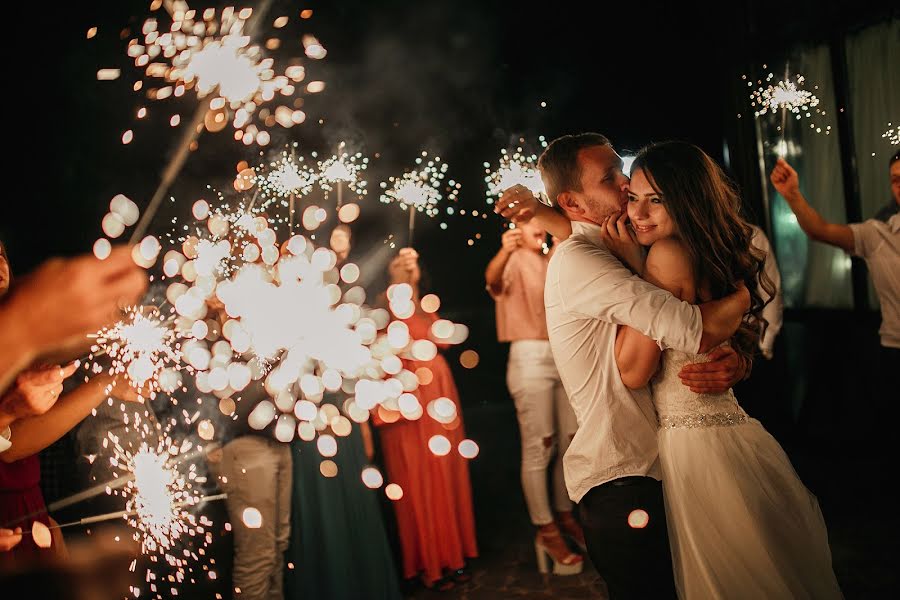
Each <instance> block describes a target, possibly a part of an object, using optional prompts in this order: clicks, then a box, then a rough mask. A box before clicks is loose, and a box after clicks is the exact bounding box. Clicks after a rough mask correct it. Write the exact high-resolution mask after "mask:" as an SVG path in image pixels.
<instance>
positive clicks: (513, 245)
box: [500, 229, 522, 254]
mask: <svg viewBox="0 0 900 600" xmlns="http://www.w3.org/2000/svg"><path fill="white" fill-rule="evenodd" d="M500 244H501V246H500V247H501V250H502V251H503V252H506V253H507V254H512V253H513V252H515V251H516V250H518V249H519V246H521V245H522V230H521V229H507V230H506V231H504V232H503V235H502V236H501V237H500Z"/></svg>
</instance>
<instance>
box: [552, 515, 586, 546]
mask: <svg viewBox="0 0 900 600" xmlns="http://www.w3.org/2000/svg"><path fill="white" fill-rule="evenodd" d="M556 523H557V526H558V527H559V530H560V532H562V534H563V535H564V536H566V537H567V538H569V539H570V540H572V543H574V544H575V545H576V546H578V549H579V550H581V552H582V553H583V554H587V542H585V540H584V531H583V530H582V529H581V525H579V524H578V521H576V520H575V517H573V516H572V515H571V514H570V515H569V516H568V517H560V518H558V519H557V520H556Z"/></svg>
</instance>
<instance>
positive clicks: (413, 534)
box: [373, 248, 478, 590]
mask: <svg viewBox="0 0 900 600" xmlns="http://www.w3.org/2000/svg"><path fill="white" fill-rule="evenodd" d="M390 279H391V284H392V285H393V284H401V283H406V284H409V285H410V286H411V288H412V292H413V297H412V302H413V304H414V305H415V312H414V313H413V314H412V316H410V317H408V318H406V319H403V322H404V323H406V325H407V327H408V328H409V335H410V339H412V340H416V339H432V340H433V339H434V336H433V335H430V333H431V331H430V330H431V326H432V324H433V323H434V322H435V321H437V319H438V317H437V315H436V314H435V313H434V312H431V313H426V312H425V311H424V310H423V309H422V307H421V302H420V300H421V299H420V297H419V289H418V284H419V279H420V270H419V266H418V254H416V252H415V250H413V249H411V248H405V249H403V250H401V251H400V255H399V256H397V257H396V258H395V259H394V260H393V261H391V264H390ZM403 363H404V364H403V366H404V368H405V369H407V370H409V371H411V372H413V373H416V375H417V377H418V379H419V387H418V389H417V390H416V391H415V392H414V395H415V397H416V398H417V399H418V401H419V404H420V405H421V409H422V410H420V411H418V413H419V414H420V415H421V416H419V418H417V419H415V420H410V419H409V418H406V417H404V416H401V414H400V413H399V412H396V411H391V410H387V409H384V408H380V409H378V410H377V411H376V413H377V414H376V415H375V417H374V419H373V420H374V422H375V423H376V425H379V434H380V439H381V449H382V452H383V454H384V463H385V467H386V471H387V480H388V482H389V483H395V484H397V485H399V486H400V488H401V489H402V494H403V495H402V497H401V498H400V499H399V500H396V501H395V503H394V508H395V511H396V515H397V529H398V534H399V537H400V546H401V551H402V554H403V556H402V569H403V576H404V577H405V578H407V579H408V578H412V577H415V576H417V575H418V576H420V577H421V579H422V582H423V583H424V584H425V585H426V586H427V587H429V588H434V589H439V590H446V589H450V588H452V587H453V586H454V584H455V583H456V582H462V581H465V580H467V579H468V574H467V573H466V572H465V567H466V559H468V558H474V557H476V556H478V548H477V544H476V542H475V517H474V511H473V509H472V487H471V484H470V483H469V467H468V464H467V461H466V459H465V458H463V457H462V456H461V455H460V453H459V451H458V450H457V449H458V447H459V443H460V442H461V441H463V440H464V439H465V431H464V429H463V423H462V412H461V409H460V405H459V394H458V393H457V391H456V384H455V383H454V382H453V375H452V373H451V372H450V367H449V365H448V364H447V361H446V360H445V359H444V357H443V356H442V355H441V354H440V352H438V353H437V354H436V356H434V358H432V359H430V360H413V359H404V361H403ZM438 399H446V400H449V401H450V402H452V405H453V406H454V407H455V411H454V409H452V408H450V405H449V404H448V403H447V402H446V401H444V402H442V403H441V407H440V409H438V410H439V412H441V413H442V414H444V415H447V416H448V418H442V419H441V421H446V422H444V423H441V422H439V421H437V420H435V419H433V418H432V417H431V416H429V414H428V413H429V409H428V407H429V403H432V402H433V401H435V400H438ZM406 412H407V414H408V411H406ZM454 412H455V416H454ZM434 436H443V437H444V438H446V440H448V441H449V443H450V444H449V448H450V451H449V452H448V453H446V454H443V451H442V450H438V451H439V452H441V453H442V454H443V455H442V456H438V455H437V454H435V453H434V452H433V451H432V450H431V449H430V447H429V442H430V441H431V440H432V438H433V437H434ZM440 441H441V442H442V444H443V445H444V446H446V442H443V440H440ZM434 446H435V448H439V447H440V444H434ZM444 449H446V448H444Z"/></svg>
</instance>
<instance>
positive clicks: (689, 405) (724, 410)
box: [650, 349, 749, 429]
mask: <svg viewBox="0 0 900 600" xmlns="http://www.w3.org/2000/svg"><path fill="white" fill-rule="evenodd" d="M661 360H662V368H661V369H660V370H659V373H657V374H656V376H655V377H654V378H653V380H652V381H651V382H650V386H651V390H652V392H653V404H654V405H655V406H656V413H657V416H658V418H659V426H660V428H661V429H671V428H674V427H716V426H723V425H738V424H740V423H744V422H746V421H747V419H748V418H749V417H748V416H747V413H745V412H744V410H743V409H742V408H741V407H740V405H739V404H738V402H737V399H736V398H735V397H734V393H733V392H732V391H731V390H728V391H727V392H725V393H722V394H697V393H694V392H692V391H691V390H690V388H688V387H687V386H685V385H684V384H683V383H681V379H679V378H678V372H679V371H681V368H682V367H683V366H684V365H685V364H687V363H695V362H705V361H706V360H707V356H706V355H705V354H689V353H687V352H680V351H678V350H671V349H670V350H666V351H665V352H663V355H662V359H661Z"/></svg>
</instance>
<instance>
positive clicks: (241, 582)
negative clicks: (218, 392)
mask: <svg viewBox="0 0 900 600" xmlns="http://www.w3.org/2000/svg"><path fill="white" fill-rule="evenodd" d="M207 302H208V303H209V306H210V315H211V316H212V317H213V318H215V319H217V320H218V321H219V324H220V325H223V324H224V323H225V322H226V321H227V320H228V318H229V317H228V314H227V313H226V312H225V308H224V306H223V305H222V304H221V302H220V301H219V300H218V299H217V298H215V297H214V298H213V299H211V300H208V301H207ZM268 399H269V394H268V392H267V391H266V389H265V386H264V383H263V381H262V380H258V381H252V382H251V383H250V385H248V386H247V387H246V388H244V390H243V391H241V392H240V393H239V394H236V395H235V401H236V404H235V406H236V407H235V410H234V415H235V418H234V420H233V421H232V423H231V426H230V427H227V428H226V431H225V434H224V435H223V436H222V438H221V443H222V448H221V449H216V450H213V451H211V452H210V453H209V455H208V456H207V462H208V464H209V469H210V472H211V473H212V474H213V475H214V476H215V477H216V479H217V480H218V481H219V487H221V489H222V491H223V492H225V493H227V494H228V497H227V498H226V499H225V505H226V506H227V508H228V516H229V518H230V521H231V525H232V527H233V532H234V567H233V572H232V584H233V585H232V587H233V588H234V590H235V591H234V596H235V598H240V599H241V600H281V599H282V598H284V560H285V557H284V553H285V551H286V550H287V548H288V543H289V541H290V535H291V485H292V483H291V480H292V474H293V470H292V465H291V448H290V445H288V444H285V443H282V442H279V441H278V440H276V439H274V434H273V432H274V427H275V421H274V420H273V421H272V422H271V423H270V424H268V425H266V426H264V427H262V428H259V427H254V426H252V424H251V422H252V419H251V418H250V414H251V413H252V412H253V410H254V409H255V408H256V407H257V406H258V405H259V404H260V403H261V402H263V401H266V400H268ZM248 510H250V512H251V513H252V512H253V511H254V510H255V511H257V512H256V513H255V514H258V515H259V517H257V518H254V516H253V515H250V516H248V513H247V511H248ZM255 520H259V521H260V523H259V524H256V523H254V521H255Z"/></svg>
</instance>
